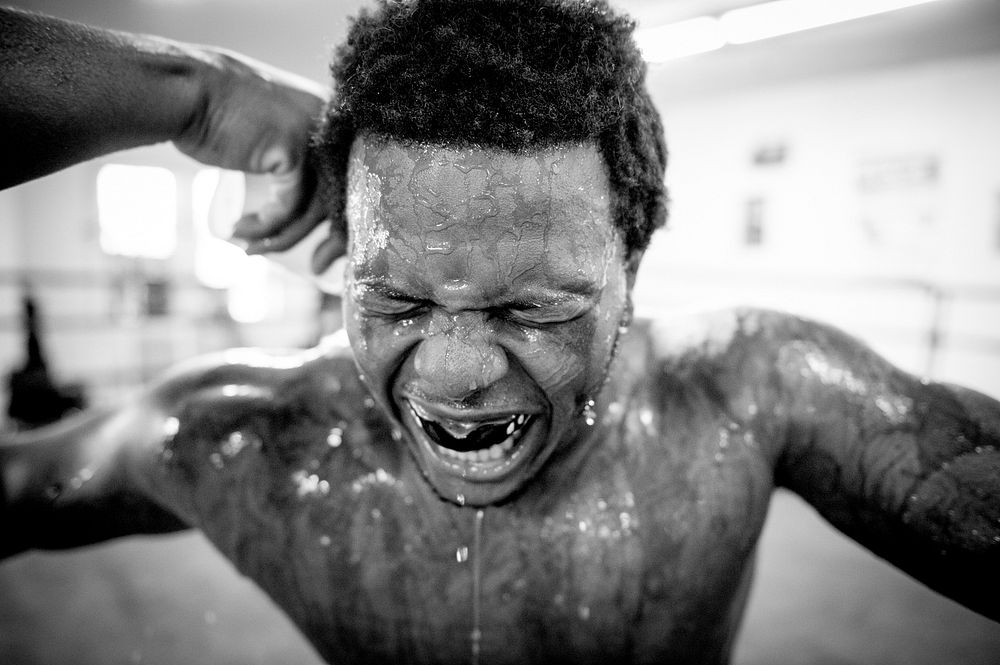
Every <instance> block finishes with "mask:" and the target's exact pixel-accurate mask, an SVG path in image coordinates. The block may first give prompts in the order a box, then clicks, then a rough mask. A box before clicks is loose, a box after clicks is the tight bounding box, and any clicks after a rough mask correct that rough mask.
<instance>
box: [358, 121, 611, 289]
mask: <svg viewBox="0 0 1000 665" xmlns="http://www.w3.org/2000/svg"><path fill="white" fill-rule="evenodd" d="M609 200H610V196H609V187H608V179H607V174H606V169H605V167H604V162H603V159H602V157H601V156H600V153H599V152H598V150H597V149H596V147H595V146H594V145H593V144H589V143H582V144H566V145H557V146H552V147H548V148H543V149H539V150H536V151H531V152H508V151H500V150H491V149H484V148H475V147H473V148H455V147H450V146H439V145H427V144H417V143H409V142H407V143H404V142H400V141H397V140H394V139H389V138H384V137H379V136H371V135H369V136H362V137H359V138H358V139H357V140H355V143H354V145H353V147H352V150H351V157H350V162H349V168H348V201H347V204H348V205H347V218H348V223H349V226H350V235H351V247H350V250H349V251H350V258H351V263H352V265H353V266H354V267H355V269H356V271H359V270H360V271H362V272H378V271H380V270H388V269H389V268H390V267H391V266H388V265H385V261H386V260H390V261H391V260H392V259H397V260H400V259H401V260H403V261H404V262H407V263H409V264H413V265H417V266H419V267H422V268H432V267H438V268H440V267H441V266H440V265H439V264H441V263H442V262H446V261H448V260H449V259H448V258H447V257H451V259H450V260H453V261H461V260H465V261H466V262H469V261H472V260H474V259H475V258H476V256H473V255H475V254H484V253H485V254H488V255H490V256H484V257H483V258H488V259H490V260H491V261H493V262H498V261H499V262H500V263H504V262H506V263H508V264H509V263H511V262H513V263H518V262H520V263H523V264H527V263H530V262H531V261H532V260H533V261H534V262H535V264H539V265H540V264H545V267H546V269H548V270H550V271H552V270H555V271H556V272H567V271H570V270H572V271H574V272H580V268H581V266H583V267H586V268H588V269H589V268H591V267H593V268H597V267H599V265H600V264H602V263H606V262H607V260H609V259H610V258H611V257H610V256H609V255H608V251H609V249H611V248H616V247H618V246H620V242H619V241H618V237H617V236H618V234H617V233H616V232H615V231H614V229H613V228H612V224H611V215H610V203H609ZM533 252H534V253H535V256H533V257H532V253H533ZM456 253H457V256H454V255H455V254H456ZM615 254H618V252H615ZM432 264H433V265H432ZM508 267H511V266H508ZM522 267H526V266H522Z"/></svg>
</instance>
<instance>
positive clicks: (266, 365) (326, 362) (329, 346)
mask: <svg viewBox="0 0 1000 665" xmlns="http://www.w3.org/2000/svg"><path fill="white" fill-rule="evenodd" d="M353 382H357V374H356V372H355V371H354V362H353V356H352V355H351V351H350V345H349V343H348V341H347V336H346V334H343V333H342V331H341V333H336V334H334V335H331V336H329V337H326V338H324V339H323V340H322V341H321V342H320V343H319V344H318V345H317V346H315V347H313V348H310V349H296V348H291V349H264V348H233V349H227V350H224V351H218V352H214V353H209V354H205V355H202V356H198V357H196V358H192V359H189V360H186V361H183V362H181V363H178V364H176V365H174V366H173V367H172V368H170V369H169V370H167V371H166V372H165V373H164V374H163V375H162V376H161V377H160V378H159V379H158V380H157V381H156V382H155V383H154V384H153V385H152V386H151V388H150V390H149V395H150V397H151V398H152V401H153V402H155V403H157V404H160V405H163V406H167V405H173V406H177V405H179V404H180V403H182V402H190V401H192V400H209V401H212V399H213V398H242V399H244V400H247V399H254V398H258V399H275V398H280V397H282V396H283V395H287V394H288V393H289V392H295V391H296V390H298V389H313V390H316V389H318V390H320V391H322V390H335V391H340V390H342V389H344V388H345V387H346V388H350V387H351V385H350V384H352V383H353Z"/></svg>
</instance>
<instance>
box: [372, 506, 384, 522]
mask: <svg viewBox="0 0 1000 665" xmlns="http://www.w3.org/2000/svg"><path fill="white" fill-rule="evenodd" d="M372 519H373V520H379V519H382V511H381V510H379V509H378V508H372Z"/></svg>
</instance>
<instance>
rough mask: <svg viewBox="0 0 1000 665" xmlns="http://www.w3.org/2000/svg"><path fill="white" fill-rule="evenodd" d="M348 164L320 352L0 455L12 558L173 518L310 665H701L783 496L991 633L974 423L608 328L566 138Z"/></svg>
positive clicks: (787, 335)
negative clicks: (339, 298) (341, 261)
mask: <svg viewBox="0 0 1000 665" xmlns="http://www.w3.org/2000/svg"><path fill="white" fill-rule="evenodd" d="M352 159H353V161H352V167H351V168H352V171H351V197H350V199H351V209H350V219H351V224H352V228H351V232H352V236H353V237H352V242H353V245H352V248H351V257H350V258H351V261H350V266H349V268H348V275H347V277H348V280H347V282H348V293H347V300H348V306H347V310H346V313H347V317H346V320H347V321H348V330H347V334H346V335H344V334H340V335H336V336H333V337H331V338H329V339H327V340H326V341H325V342H324V343H323V344H322V345H320V346H319V347H317V348H316V349H314V350H311V351H305V352H293V353H289V354H284V355H275V354H266V353H264V352H261V351H234V352H227V353H226V354H222V355H220V356H217V357H213V358H210V359H206V360H203V361H199V362H195V363H192V364H190V365H188V366H187V367H183V368H180V369H178V370H177V371H176V372H174V373H172V374H171V375H170V376H168V377H166V378H165V379H164V380H163V381H162V382H161V383H160V384H159V385H158V386H156V387H154V388H153V389H152V390H151V392H150V393H149V394H148V395H147V396H146V397H144V398H143V399H142V400H140V401H139V402H138V403H137V404H136V405H135V406H133V407H131V408H129V409H126V410H123V411H121V412H119V413H117V414H113V415H110V416H100V417H95V418H90V419H85V420H81V421H78V422H77V423H75V424H72V425H70V426H68V427H66V428H63V429H60V430H50V431H48V432H43V433H40V434H38V435H37V436H35V437H34V438H33V439H30V440H25V441H22V442H20V443H18V444H16V445H13V446H6V447H0V454H2V455H3V456H2V457H0V461H2V462H3V471H4V480H5V482H6V485H7V489H8V494H9V496H10V497H11V501H10V506H11V507H10V508H9V509H8V511H7V513H6V515H5V516H4V531H5V533H12V534H15V535H18V538H17V539H16V540H10V541H9V542H10V543H11V544H9V545H8V546H7V547H8V548H9V549H8V550H7V551H8V552H14V551H17V550H18V549H22V548H24V547H30V546H71V545H74V544H80V543H81V542H83V541H84V540H87V539H88V538H89V539H90V540H94V539H99V538H104V537H111V536H114V535H121V534H124V533H132V532H141V531H154V530H166V529H170V528H177V526H178V523H177V522H176V519H177V518H179V519H180V520H181V521H182V522H183V523H184V524H187V525H190V526H195V527H197V528H200V529H202V530H203V531H204V532H205V534H206V535H207V536H208V537H209V538H210V539H211V540H212V542H213V543H215V545H216V546H217V547H218V548H219V549H220V551H222V552H223V553H224V554H225V555H226V556H228V557H229V558H230V559H231V560H232V561H233V562H234V564H235V565H236V566H237V567H238V568H239V569H240V570H241V571H242V572H243V573H244V574H246V575H248V576H249V577H251V578H252V579H254V580H255V581H256V582H257V583H258V584H259V585H260V586H261V587H262V588H264V589H265V590H266V591H267V592H268V593H269V594H270V595H271V596H272V597H273V598H274V599H275V600H276V602H277V603H278V604H279V605H280V606H281V607H282V608H283V609H284V610H285V611H286V612H287V613H288V614H289V616H291V617H292V619H293V620H294V621H295V622H296V623H297V624H298V626H299V627H300V628H301V629H302V631H303V632H304V634H305V635H306V636H307V637H308V638H309V639H310V640H311V641H312V643H313V644H314V645H315V646H316V648H317V649H318V650H319V652H320V653H321V654H322V655H323V656H324V657H325V658H327V659H329V660H330V662H334V663H341V662H400V663H452V662H454V663H468V662H473V661H475V660H478V661H480V662H483V663H530V662H540V663H541V662H544V663H563V662H565V663H587V662H594V663H598V662H599V663H605V662H636V663H642V662H680V663H722V662H726V660H727V658H728V654H729V649H730V646H731V644H732V640H733V637H734V634H735V630H736V628H737V626H738V621H739V617H740V615H741V613H742V609H743V605H744V601H745V598H746V593H747V590H748V587H749V582H750V576H751V574H752V568H753V554H754V547H755V544H756V540H757V537H758V535H759V533H760V529H761V525H762V523H763V520H764V517H765V513H766V509H767V503H768V499H769V497H770V494H771V492H772V490H773V489H774V488H775V487H776V486H785V487H788V488H790V489H792V490H794V491H796V492H798V493H799V494H800V495H802V496H803V497H804V498H806V499H807V500H808V501H810V502H811V503H812V504H813V505H814V506H815V507H816V508H817V509H818V510H819V511H820V512H821V513H822V514H823V515H824V516H825V517H827V519H829V520H830V521H831V522H832V523H833V524H835V525H836V526H837V527H839V528H841V529H842V530H844V531H845V532H846V533H848V534H849V535H851V536H852V537H854V538H856V539H857V540H858V541H860V542H861V543H862V544H865V545H866V546H868V547H870V548H871V549H873V550H874V551H875V552H876V553H878V554H880V555H881V556H884V557H886V558H887V559H889V560H890V561H892V562H893V563H895V564H896V565H897V566H900V567H901V568H903V569H904V570H906V571H907V572H909V573H910V574H912V575H914V576H916V577H918V578H919V579H921V580H923V581H924V582H926V583H928V584H930V585H932V586H933V587H935V588H937V589H939V590H941V591H942V592H944V593H946V594H948V595H950V596H952V597H953V598H955V599H957V600H959V601H960V602H963V603H965V604H967V605H968V606H970V607H972V608H973V609H976V610H978V611H980V612H983V613H985V614H987V615H989V616H992V617H993V618H997V617H998V616H1000V609H998V606H997V601H996V598H997V590H998V588H997V586H998V585H997V575H996V566H995V563H996V561H997V554H998V546H1000V506H998V501H997V497H998V496H1000V454H998V453H997V450H996V446H997V443H998V440H1000V408H998V405H997V403H996V402H994V401H993V400H991V399H989V398H986V397H984V396H981V395H978V394H975V393H971V392H969V391H964V390H961V389H958V388H953V387H945V386H940V385H935V384H929V383H924V382H921V381H919V380H917V379H915V378H913V377H911V376H908V375H906V374H904V373H902V372H899V371H898V370H896V369H894V368H893V367H891V366H890V365H888V364H887V363H885V362H884V361H883V360H881V359H880V358H878V357H877V356H875V355H874V354H872V353H871V352H870V351H868V350H867V349H866V348H864V347H863V346H862V345H861V344H859V343H858V342H857V341H855V340H853V339H851V338H849V337H847V336H845V335H843V334H842V333H839V332H837V331H835V330H832V329H829V328H827V327H825V326H821V325H818V324H815V323H810V322H806V321H802V320H800V319H797V318H794V317H790V316H785V315H781V314H776V313H770V312H759V311H736V312H719V313H715V314H710V315H705V316H700V317H694V318H690V319H677V320H669V321H660V322H657V323H655V324H654V323H651V322H639V323H636V324H633V325H632V326H631V327H630V328H629V330H628V331H627V332H624V333H620V331H619V328H620V325H621V324H622V323H623V322H625V321H627V318H628V317H627V312H628V299H627V297H628V291H629V288H630V275H629V273H628V271H627V270H626V268H625V261H624V257H623V254H622V249H621V247H620V244H619V240H618V237H617V235H616V234H615V232H614V231H612V228H611V225H610V222H609V221H608V217H607V194H608V192H607V184H606V181H604V179H603V178H604V176H603V169H602V168H601V165H600V160H599V159H598V158H597V153H596V151H595V150H594V149H593V148H592V147H591V146H562V147H559V148H556V149H553V150H550V151H543V152H540V153H534V154H531V155H504V154H493V153H485V152H482V151H474V150H473V151H449V150H443V149H432V148H422V147H412V146H410V147H408V146H403V145H399V144H396V143H394V142H385V141H378V140H374V139H373V140H371V141H370V142H368V143H365V144H360V145H356V146H355V150H354V153H353V155H352ZM557 164H558V167H557V168H553V166H555V165H557ZM580 187H583V189H582V190H581V189H580ZM441 220H444V221H443V222H442V221H441ZM574 225H575V226H574ZM574 228H575V229H577V230H576V231H575V232H574V231H573V229H574ZM514 229H517V232H515V231H514ZM580 229H583V230H582V231H581V230H580ZM518 233H519V235H518ZM446 249H447V250H450V251H445V250H446ZM546 250H548V251H546ZM348 336H349V340H348ZM616 347H617V352H615V349H616ZM612 358H613V360H612ZM359 374H360V375H363V379H362V378H361V377H360V376H359ZM590 400H593V401H594V403H593V406H592V407H591V406H588V403H589V401H590ZM522 414H525V415H527V416H529V417H528V418H525V421H524V422H523V423H521V424H520V425H519V424H518V415H522ZM509 422H513V424H514V434H516V435H517V436H516V437H514V438H516V439H517V440H516V441H513V442H512V445H511V446H510V447H509V448H508V449H506V450H505V449H504V445H503V443H504V441H505V437H506V426H507V425H508V424H509ZM498 423H499V425H498ZM498 426H499V427H500V430H499V431H497V430H496V427H498ZM519 428H520V429H519ZM495 440H500V444H499V445H500V448H499V455H500V457H498V458H496V459H493V457H492V456H491V455H492V454H491V453H488V455H487V459H486V460H485V461H480V460H479V457H478V453H477V457H476V459H475V460H473V459H471V458H469V457H468V453H467V452H466V451H464V449H466V448H470V447H475V446H476V445H480V444H482V445H485V444H490V447H491V448H492V446H493V445H497V444H494V443H492V442H493V441H495ZM434 445H437V446H441V447H450V448H449V450H451V452H449V450H443V451H442V450H438V449H437V448H434V447H432V446H434ZM458 449H463V450H461V451H459V450H458ZM460 495H461V496H460ZM173 516H176V517H173ZM172 520H173V521H172ZM109 524H110V525H111V526H108V525H109ZM39 525H44V529H43V528H42V527H41V526H39ZM97 525H100V529H98V528H96V527H97ZM116 529H117V530H116ZM95 534H97V535H95Z"/></svg>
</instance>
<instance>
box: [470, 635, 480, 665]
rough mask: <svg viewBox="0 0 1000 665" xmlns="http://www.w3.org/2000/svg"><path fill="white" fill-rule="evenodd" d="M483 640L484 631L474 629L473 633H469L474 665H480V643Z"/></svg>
mask: <svg viewBox="0 0 1000 665" xmlns="http://www.w3.org/2000/svg"><path fill="white" fill-rule="evenodd" d="M482 639H483V631H481V630H479V629H478V628H473V629H472V632H470V633H469V641H470V642H471V643H472V665H478V663H479V648H480V647H479V643H480V642H481V641H482Z"/></svg>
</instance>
